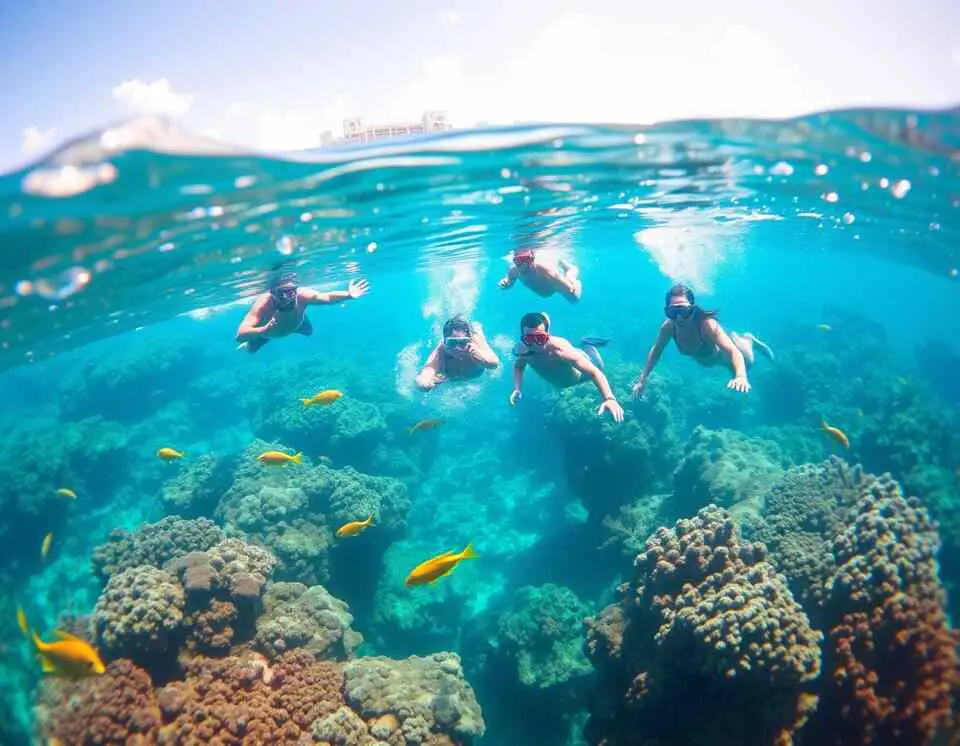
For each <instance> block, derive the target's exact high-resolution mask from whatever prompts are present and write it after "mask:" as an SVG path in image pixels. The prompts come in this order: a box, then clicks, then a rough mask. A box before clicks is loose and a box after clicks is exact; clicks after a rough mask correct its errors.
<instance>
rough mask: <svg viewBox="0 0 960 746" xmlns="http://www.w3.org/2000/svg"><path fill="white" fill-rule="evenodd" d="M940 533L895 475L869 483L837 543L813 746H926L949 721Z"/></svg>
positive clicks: (956, 676)
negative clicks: (817, 745) (827, 642)
mask: <svg viewBox="0 0 960 746" xmlns="http://www.w3.org/2000/svg"><path fill="white" fill-rule="evenodd" d="M936 529H937V527H936V524H935V523H934V522H933V521H931V520H930V518H929V516H928V514H927V511H926V510H925V509H924V508H923V507H922V506H921V505H920V503H919V501H918V500H917V499H916V498H906V497H904V496H903V494H902V493H901V491H900V486H899V484H897V482H895V481H894V480H893V479H891V478H890V477H889V475H884V476H881V477H879V478H868V479H866V480H864V482H863V484H862V486H861V493H860V500H859V502H858V504H857V510H856V514H855V516H853V517H852V520H851V521H850V522H849V524H847V525H844V526H842V527H841V530H840V531H839V534H838V536H837V538H836V540H835V541H834V544H833V555H834V561H835V563H836V566H837V570H836V574H835V577H834V578H833V580H832V582H831V584H830V588H829V599H828V600H827V608H826V613H827V616H828V617H829V619H830V621H829V622H828V624H829V626H830V633H829V640H830V645H829V647H828V648H827V656H826V660H825V667H826V669H827V672H828V673H829V674H830V676H829V678H827V680H826V681H825V682H824V694H823V696H822V697H821V704H820V707H819V708H818V712H817V719H816V721H815V723H814V725H815V729H814V734H815V735H814V740H813V741H812V742H813V743H823V744H838V745H839V744H868V743H869V744H925V743H929V742H930V741H931V739H932V738H933V736H934V734H935V733H936V732H937V730H938V728H939V727H940V726H943V725H946V724H948V723H950V722H951V720H952V718H953V707H952V706H953V697H954V695H955V694H956V693H957V691H958V688H960V668H958V658H957V650H956V646H957V641H958V637H957V633H956V632H955V631H953V630H951V629H949V628H948V626H947V620H946V615H945V614H944V609H943V606H944V592H943V589H942V587H941V585H940V579H939V576H938V571H937V563H936V559H935V555H936V553H937V550H938V549H939V540H938V538H937V530H936Z"/></svg>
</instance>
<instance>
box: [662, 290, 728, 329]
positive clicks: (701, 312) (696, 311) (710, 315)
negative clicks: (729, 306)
mask: <svg viewBox="0 0 960 746" xmlns="http://www.w3.org/2000/svg"><path fill="white" fill-rule="evenodd" d="M679 295H682V296H683V297H684V298H686V299H687V302H688V303H689V304H690V305H691V306H693V316H694V318H695V319H696V320H697V321H703V320H704V319H715V318H717V315H718V311H716V309H712V310H707V309H706V308H701V307H700V306H698V305H697V299H696V296H695V295H694V294H693V291H692V290H691V289H690V288H689V287H687V286H686V285H684V284H683V283H680V282H678V283H677V284H676V285H674V286H673V287H672V288H670V289H669V290H668V291H667V296H666V298H664V301H663V305H664V306H669V305H670V300H671V299H672V298H676V297H677V296H679Z"/></svg>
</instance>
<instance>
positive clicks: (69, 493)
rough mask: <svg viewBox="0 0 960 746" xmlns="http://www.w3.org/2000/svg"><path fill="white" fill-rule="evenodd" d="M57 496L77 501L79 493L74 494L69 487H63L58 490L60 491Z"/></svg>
mask: <svg viewBox="0 0 960 746" xmlns="http://www.w3.org/2000/svg"><path fill="white" fill-rule="evenodd" d="M57 496H58V497H68V498H70V499H71V500H76V499H77V493H76V492H74V491H73V490H71V489H68V488H67V487H61V488H60V489H58V490H57Z"/></svg>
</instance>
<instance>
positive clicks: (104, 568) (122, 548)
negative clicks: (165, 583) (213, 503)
mask: <svg viewBox="0 0 960 746" xmlns="http://www.w3.org/2000/svg"><path fill="white" fill-rule="evenodd" d="M222 539H223V532H222V531H221V530H220V529H219V528H218V527H217V525H216V524H215V523H213V521H210V520H207V519H206V518H194V519H186V518H180V517H179V516H175V515H172V516H167V517H166V518H163V519H162V520H159V521H157V522H156V523H145V524H144V525H142V526H140V528H138V529H137V530H136V531H134V532H133V533H129V532H127V531H123V530H122V529H117V530H115V531H113V532H112V533H111V534H110V538H109V540H108V542H107V543H106V544H103V545H102V546H99V547H97V548H96V549H94V551H93V569H94V572H96V574H97V575H98V576H99V577H100V578H101V579H102V580H104V581H106V580H107V579H109V578H110V576H111V575H112V574H113V573H115V572H119V571H121V570H126V569H129V568H131V567H137V566H138V565H153V566H154V567H162V566H163V565H164V563H166V562H169V561H170V560H172V559H175V558H176V557H180V556H183V555H185V554H187V553H189V552H194V551H203V550H205V549H209V548H210V547H212V546H213V545H214V544H216V543H217V542H218V541H221V540H222Z"/></svg>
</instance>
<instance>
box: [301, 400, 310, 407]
mask: <svg viewBox="0 0 960 746" xmlns="http://www.w3.org/2000/svg"><path fill="white" fill-rule="evenodd" d="M300 401H302V402H303V406H305V407H309V406H310V400H309V399H301V400H300Z"/></svg>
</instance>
